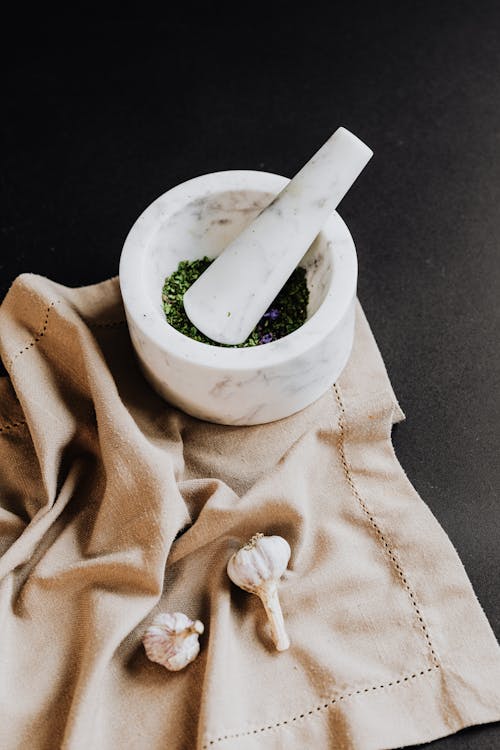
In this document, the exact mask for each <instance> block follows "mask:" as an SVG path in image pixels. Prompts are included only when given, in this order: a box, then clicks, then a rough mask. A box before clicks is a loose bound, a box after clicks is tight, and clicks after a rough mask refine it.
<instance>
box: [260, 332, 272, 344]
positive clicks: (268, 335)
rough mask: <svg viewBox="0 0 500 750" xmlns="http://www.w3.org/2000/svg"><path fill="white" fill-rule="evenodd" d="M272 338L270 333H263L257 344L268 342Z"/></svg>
mask: <svg viewBox="0 0 500 750" xmlns="http://www.w3.org/2000/svg"><path fill="white" fill-rule="evenodd" d="M272 340H273V334H272V333H265V334H264V335H263V336H262V338H261V339H260V341H259V344H270V343H271V341H272Z"/></svg>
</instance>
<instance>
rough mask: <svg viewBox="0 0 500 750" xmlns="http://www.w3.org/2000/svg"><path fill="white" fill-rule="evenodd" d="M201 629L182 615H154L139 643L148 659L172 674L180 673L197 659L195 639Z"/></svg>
mask: <svg viewBox="0 0 500 750" xmlns="http://www.w3.org/2000/svg"><path fill="white" fill-rule="evenodd" d="M204 629H205V628H204V626H203V623H202V622H200V621H199V620H195V621H193V620H190V619H189V617H187V616H186V615H185V614H183V613H182V612H174V613H173V614H170V613H169V612H162V613H161V614H159V615H156V617H155V618H154V620H153V622H152V624H151V625H150V626H149V627H148V629H147V630H146V632H145V634H144V636H143V639H142V642H143V643H144V648H145V650H146V654H147V657H148V659H150V660H151V661H155V662H157V663H158V664H162V665H163V666H164V667H166V668H167V669H170V670H171V671H173V672H176V671H177V670H179V669H183V668H184V667H186V666H187V665H188V664H189V663H190V662H192V661H193V660H194V659H196V657H197V656H198V654H199V652H200V644H199V642H198V636H199V635H201V633H203V631H204Z"/></svg>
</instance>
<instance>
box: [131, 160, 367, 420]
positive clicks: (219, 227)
mask: <svg viewBox="0 0 500 750" xmlns="http://www.w3.org/2000/svg"><path fill="white" fill-rule="evenodd" d="M287 182H288V180H287V179H286V178H285V177H279V176H278V175H275V174H270V173H268V172H253V171H229V172H216V173H214V174H207V175H203V176H202V177H197V178H195V179H193V180H189V181H188V182H185V183H183V184H181V185H178V186H177V187H175V188H173V189H172V190H169V191H168V192H166V193H164V194H163V195H161V196H160V197H159V198H158V199H157V200H155V201H154V202H153V203H152V204H151V205H150V206H149V207H148V208H147V209H146V210H145V211H144V213H142V214H141V216H140V217H139V218H138V219H137V221H136V222H135V224H134V225H133V227H132V229H131V230H130V233H129V235H128V237H127V239H126V241H125V245H124V247H123V252H122V255H121V260H120V286H121V292H122V296H123V302H124V305H125V311H126V315H127V321H128V325H129V329H130V335H131V338H132V342H133V345H134V348H135V350H136V353H137V356H138V358H139V362H140V364H141V366H142V369H143V371H144V374H145V376H146V378H147V379H148V380H149V382H150V383H151V384H152V385H153V387H154V388H155V389H156V390H157V391H158V393H159V394H160V395H161V396H163V397H164V398H165V399H167V401H169V402H170V403H172V404H174V405H175V406H177V407H179V408H181V409H183V410H184V411H185V412H187V413H188V414H192V415H193V416H195V417H199V418H200V419H205V420H208V421H210V422H219V423H221V424H230V425H251V424H261V423H264V422H272V421H274V420H276V419H281V418H283V417H287V416H289V415H290V414H293V413H294V412H296V411H299V410H300V409H303V408H304V407H305V406H308V405H309V404H310V403H312V402H313V401H315V400H316V399H317V398H319V397H320V396H321V395H322V394H323V393H324V392H325V391H326V390H327V389H328V388H329V387H330V386H331V385H332V383H333V382H334V381H335V380H336V379H337V377H338V376H339V374H340V372H341V371H342V369H343V368H344V366H345V364H346V362H347V359H348V357H349V353H350V351H351V346H352V339H353V332H354V310H355V297H356V281H357V258H356V249H355V247H354V242H353V240H352V237H351V235H350V233H349V230H348V229H347V227H346V225H345V224H344V222H343V221H342V219H341V218H340V216H339V215H338V214H337V213H334V214H333V215H332V216H331V218H330V219H329V220H328V222H327V223H326V225H325V227H324V229H323V230H322V231H321V233H320V234H319V236H318V237H317V238H316V240H315V241H314V242H313V244H312V245H311V247H310V248H309V249H308V251H307V252H306V254H305V255H304V258H303V259H302V261H301V263H300V265H301V266H303V267H305V268H306V269H307V281H308V286H309V290H310V300H309V307H308V319H307V320H306V322H305V323H304V325H303V326H301V327H300V328H299V329H297V330H296V331H294V333H292V334H290V335H289V336H286V337H284V338H282V339H279V340H278V341H273V342H271V343H270V344H262V345H260V346H255V347H248V348H242V349H237V348H232V347H223V346H211V345H209V344H202V343H200V342H198V341H193V340H192V339H190V338H189V337H187V336H184V335H183V334H181V333H179V332H178V331H176V330H175V329H174V328H172V326H170V325H169V324H168V323H167V321H166V319H165V314H164V312H163V308H162V299H161V293H162V287H163V283H164V279H165V277H166V276H167V275H169V274H171V273H172V272H173V271H174V270H175V269H176V268H177V265H178V263H179V261H181V260H194V259H195V258H201V257H203V256H204V255H207V256H209V257H215V256H216V255H218V254H219V253H220V252H221V250H222V249H223V248H224V247H225V246H226V245H227V244H228V243H229V242H230V241H231V240H232V239H233V238H234V237H235V236H236V235H237V234H238V233H239V232H241V230H242V229H243V227H244V226H246V225H247V224H248V223H249V222H250V221H251V220H252V219H253V218H254V217H255V216H256V215H257V214H258V212H259V211H261V210H262V209H263V208H264V207H265V206H266V205H267V204H268V203H270V202H271V200H272V199H273V198H274V197H275V195H276V194H277V193H278V192H279V191H280V190H282V189H283V187H284V186H285V185H286V184H287ZM283 252H286V248H283Z"/></svg>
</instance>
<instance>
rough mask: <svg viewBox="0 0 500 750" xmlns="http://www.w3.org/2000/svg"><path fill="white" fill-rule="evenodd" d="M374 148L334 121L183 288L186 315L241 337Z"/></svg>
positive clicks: (213, 333)
mask: <svg viewBox="0 0 500 750" xmlns="http://www.w3.org/2000/svg"><path fill="white" fill-rule="evenodd" d="M372 156H373V152H372V151H371V150H370V149H369V148H368V146H366V145H365V144H364V143H363V142H362V141H361V140H360V139H359V138H357V137H356V136H355V135H353V133H351V132H350V131H349V130H346V129H345V128H342V127H341V128H338V129H337V130H336V131H335V133H333V135H332V136H331V137H330V138H329V139H328V141H327V142H326V143H325V144H324V145H323V146H322V147H321V148H320V149H319V151H317V152H316V154H315V155H314V156H313V157H312V159H310V161H308V162H307V164H306V165H305V166H304V167H303V168H302V169H301V170H300V172H298V173H297V175H296V176H295V177H294V178H293V180H291V181H290V182H289V183H288V185H287V186H286V187H285V188H284V189H283V190H282V191H281V192H280V193H279V194H278V195H277V196H276V198H275V199H274V200H273V201H272V202H271V203H270V204H269V205H268V206H267V208H265V209H264V210H263V211H262V212H261V213H260V214H259V215H258V216H257V218H256V219H254V221H252V222H251V223H250V224H249V226H247V227H246V228H245V229H244V230H243V231H242V232H241V234H239V235H238V236H237V237H236V239H234V240H233V241H232V242H231V243H230V244H229V245H228V246H227V247H226V248H225V249H224V250H223V251H222V253H221V254H220V255H219V256H218V257H217V258H216V259H215V261H214V262H213V263H212V264H211V265H210V266H209V268H207V270H206V271H205V272H204V273H203V274H202V275H201V276H200V277H199V278H198V279H197V280H196V281H195V283H194V284H193V285H192V286H191V287H190V288H189V289H188V291H187V292H186V294H185V295H184V307H185V310H186V313H187V315H188V317H189V319H190V320H191V322H192V323H194V325H195V326H196V327H197V328H198V329H199V330H200V331H202V332H203V333H204V334H205V335H207V336H208V337H209V338H211V339H212V340H213V341H217V342H218V343H220V344H240V343H241V342H243V341H245V339H246V338H247V337H248V336H249V335H250V333H251V332H252V330H253V329H254V327H255V326H256V325H257V323H258V321H259V320H260V318H261V317H262V315H263V314H264V313H265V311H266V310H267V308H268V307H269V305H270V303H271V302H272V301H273V299H274V298H275V297H276V295H277V294H278V292H279V291H280V289H281V288H282V287H283V285H284V284H285V282H286V280H287V279H288V277H289V276H290V274H291V273H292V271H293V270H294V268H295V267H296V266H297V264H298V263H299V261H300V260H301V258H302V257H303V256H304V254H305V252H306V251H307V249H308V247H309V246H310V245H311V243H312V242H313V240H314V239H315V237H316V236H317V235H318V233H319V232H320V230H321V229H322V227H323V226H324V224H325V222H326V220H327V219H328V216H329V215H330V214H331V213H332V212H333V211H334V210H335V208H336V207H337V205H338V204H339V203H340V201H341V200H342V198H343V197H344V195H345V194H346V193H347V191H348V190H349V188H350V187H351V185H352V184H353V183H354V181H355V180H356V178H357V177H358V175H359V174H360V172H361V171H362V170H363V168H364V167H365V166H366V164H367V163H368V161H369V160H370V159H371V157H372Z"/></svg>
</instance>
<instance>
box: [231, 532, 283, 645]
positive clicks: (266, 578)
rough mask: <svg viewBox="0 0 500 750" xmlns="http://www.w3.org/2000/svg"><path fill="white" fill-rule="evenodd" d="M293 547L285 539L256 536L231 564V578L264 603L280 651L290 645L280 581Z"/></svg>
mask: <svg viewBox="0 0 500 750" xmlns="http://www.w3.org/2000/svg"><path fill="white" fill-rule="evenodd" d="M290 554H291V550H290V545H289V544H288V542H287V541H286V539H283V537H281V536H264V534H262V533H258V534H254V536H253V537H252V538H251V539H250V541H248V542H247V543H246V544H244V545H243V547H241V548H240V549H239V550H238V551H237V552H235V553H234V554H233V555H232V556H231V558H230V559H229V562H228V564H227V573H228V575H229V578H230V579H231V580H232V581H233V583H235V584H236V585H237V586H239V587H240V588H242V589H243V590H244V591H249V592H250V593H251V594H256V595H257V596H258V597H259V598H260V599H261V601H262V603H263V605H264V608H265V610H266V614H267V617H268V619H269V623H270V625H271V635H272V638H273V641H274V643H275V646H276V648H277V650H278V651H285V650H286V649H287V648H288V647H289V646H290V639H289V638H288V635H287V633H286V630H285V623H284V620H283V613H282V610H281V605H280V601H279V597H278V581H279V579H280V578H281V576H282V575H283V573H284V572H285V570H286V568H287V565H288V561H289V559H290Z"/></svg>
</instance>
